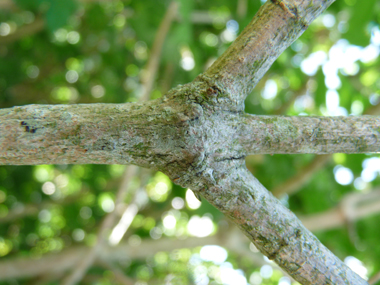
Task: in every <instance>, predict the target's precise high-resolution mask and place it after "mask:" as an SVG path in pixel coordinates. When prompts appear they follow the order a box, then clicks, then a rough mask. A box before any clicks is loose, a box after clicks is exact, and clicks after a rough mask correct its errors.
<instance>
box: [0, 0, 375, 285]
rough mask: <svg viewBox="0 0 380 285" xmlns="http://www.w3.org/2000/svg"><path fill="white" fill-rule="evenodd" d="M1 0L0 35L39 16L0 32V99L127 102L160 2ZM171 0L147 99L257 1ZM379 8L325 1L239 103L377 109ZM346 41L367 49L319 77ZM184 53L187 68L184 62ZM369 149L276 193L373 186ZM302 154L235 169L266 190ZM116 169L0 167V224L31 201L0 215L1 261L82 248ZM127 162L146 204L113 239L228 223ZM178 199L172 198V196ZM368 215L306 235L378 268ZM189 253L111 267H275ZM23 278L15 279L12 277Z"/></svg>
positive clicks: (220, 42)
mask: <svg viewBox="0 0 380 285" xmlns="http://www.w3.org/2000/svg"><path fill="white" fill-rule="evenodd" d="M14 2H15V3H16V5H17V8H16V9H14V10H12V11H7V10H1V9H0V25H2V24H4V26H0V34H1V33H5V32H3V30H2V29H6V28H7V27H8V26H9V27H10V34H11V35H12V34H17V33H18V32H19V31H20V30H21V28H22V27H24V26H27V25H30V24H33V23H34V21H35V20H38V19H39V18H42V19H43V20H44V23H45V26H44V27H43V30H42V31H39V32H37V31H36V32H35V33H32V34H27V35H25V36H23V37H21V39H19V40H17V41H14V42H11V43H8V44H2V39H3V38H5V37H6V35H5V36H4V35H1V36H0V107H1V108H6V107H11V106H15V105H25V104H32V103H37V104H66V103H70V104H71V103H125V102H133V101H136V100H138V98H139V96H140V95H141V88H142V85H141V76H142V73H143V72H144V68H145V67H146V64H147V61H148V59H149V56H150V54H151V48H152V44H153V40H154V38H155V34H156V31H157V28H158V26H159V25H160V22H161V20H162V17H163V15H164V14H165V11H166V9H167V7H168V5H169V1H154V0H146V1H145V0H144V1H138V0H123V1H119V0H112V1H111V0H110V1H99V2H98V1H86V3H85V2H81V1H73V0H66V1H62V0H34V1H30V0H14ZM87 2H88V3H87ZM178 2H179V4H180V10H179V15H178V17H177V19H176V20H175V21H174V22H173V23H172V26H171V29H170V31H169V34H168V35H167V37H166V40H165V44H164V48H163V52H162V57H161V61H160V66H159V72H158V74H157V76H156V77H157V80H156V81H155V85H154V89H153V91H152V98H158V97H160V96H162V94H164V93H165V92H167V90H168V89H169V88H172V87H174V86H176V85H178V84H184V83H186V82H189V81H191V80H193V79H194V78H195V77H196V76H197V75H198V74H199V73H201V72H203V71H204V70H205V69H206V68H207V67H208V66H209V65H210V64H211V63H212V61H213V60H215V59H216V58H217V57H218V56H219V55H221V54H222V53H223V51H225V50H226V49H227V47H228V46H229V45H230V43H231V41H232V40H233V38H234V37H235V36H236V35H237V34H238V33H239V32H241V31H242V29H243V28H244V26H245V25H246V24H247V23H249V21H250V20H251V19H252V16H253V14H254V13H256V12H257V10H258V9H259V8H260V6H261V1H246V3H247V6H246V7H245V9H243V12H245V13H241V11H240V12H239V11H238V5H237V2H241V3H243V2H245V1H227V0H223V1H221V0H211V1H185V0H181V1H178ZM0 3H1V1H0ZM379 10H380V6H379V1H375V0H366V1H359V0H344V1H336V2H335V3H334V4H333V5H332V6H331V7H330V9H329V10H328V11H327V13H325V15H322V17H321V18H319V19H317V20H316V21H315V22H314V23H313V24H311V26H310V27H309V28H308V30H307V31H306V32H305V33H304V34H303V35H302V36H301V38H300V39H298V40H297V41H296V42H295V43H294V44H292V46H291V47H290V48H288V49H287V50H286V51H285V52H284V53H283V54H282V55H281V56H280V57H279V59H278V60H277V61H276V62H275V63H274V64H273V66H272V67H271V68H270V70H269V71H268V72H267V73H266V74H265V75H264V77H263V78H262V80H261V81H260V82H259V84H258V85H257V87H256V88H255V90H253V92H252V94H250V96H249V97H248V98H247V100H246V111H247V112H248V113H252V114H279V115H337V113H333V112H332V111H331V110H332V109H329V108H330V107H329V106H328V105H329V104H330V103H329V102H331V101H329V100H331V99H328V96H327V92H328V91H329V90H330V91H331V90H336V92H337V94H338V100H339V107H341V109H338V111H341V112H344V111H345V112H346V114H347V115H349V114H353V115H361V114H363V113H364V112H365V111H366V110H369V109H370V108H371V107H373V106H376V105H377V104H378V103H379V102H380V91H379V90H380V58H379V56H378V54H377V56H376V50H377V52H378V50H379V41H380V40H379V37H380V32H379V21H380V16H379V15H380V13H379ZM200 12H202V13H201V14H200ZM197 13H198V14H197ZM197 17H198V18H197ZM202 17H203V18H202ZM196 19H198V22H197V20H196ZM199 19H202V21H201V20H199ZM203 19H206V20H203ZM230 20H234V21H232V22H229V21H230ZM5 24H6V25H7V26H5ZM2 27H3V28H2ZM4 27H5V28H4ZM227 27H230V30H228V29H227ZM4 31H5V30H4ZM376 35H377V38H375V36H376ZM371 41H372V44H371V46H370V43H371ZM339 44H340V45H341V46H342V48H341V49H339V52H338V53H335V54H334V53H332V51H333V48H335V47H337V46H338V45H339ZM353 45H360V46H362V47H366V48H368V49H367V50H365V55H367V56H368V55H371V53H372V54H374V53H375V54H374V55H373V56H372V57H371V58H369V59H368V58H367V59H363V58H358V59H357V60H352V59H350V60H347V62H349V64H344V62H342V61H339V64H338V67H336V66H335V67H336V77H337V78H338V80H339V84H338V85H337V86H335V87H336V88H332V87H331V86H332V85H329V84H328V83H326V82H327V81H326V80H327V79H328V78H329V76H330V75H331V74H330V75H329V71H331V70H333V68H335V67H334V65H326V63H327V62H330V63H334V60H336V59H337V58H338V55H339V53H343V52H344V51H346V50H347V49H349V48H351V49H353V48H357V47H355V46H353ZM370 48H372V50H371V49H370ZM356 50H357V49H356ZM317 52H318V53H319V55H322V57H323V56H324V59H323V60H321V61H320V63H318V64H317V65H316V68H315V70H314V71H315V72H306V71H305V70H308V68H311V67H313V66H314V65H315V64H314V63H313V62H311V61H307V59H309V58H310V57H312V56H313V55H315V53H317ZM357 52H359V51H357ZM345 56H347V58H348V57H349V55H348V54H345ZM351 56H352V54H351ZM363 57H364V56H363ZM189 58H190V62H192V61H191V60H193V63H194V66H191V65H190V66H187V67H186V65H185V63H186V60H189ZM334 64H335V63H334ZM270 88H272V89H270ZM273 88H274V89H275V91H273ZM271 90H272V91H271ZM284 106H285V107H284ZM371 157H375V158H376V157H377V158H379V156H378V155H366V154H360V155H343V154H338V155H334V157H333V159H331V161H330V162H329V163H328V164H327V165H326V167H325V168H323V169H321V170H319V171H317V172H316V173H315V175H314V176H313V177H312V178H311V179H309V181H308V182H307V183H306V184H304V185H303V186H302V189H301V190H300V191H299V192H298V193H295V194H294V195H291V196H290V197H288V196H287V197H284V198H283V199H282V200H281V201H282V202H284V204H285V205H287V206H289V208H290V209H291V210H292V211H294V212H295V213H297V214H299V215H312V214H315V213H318V212H323V211H326V210H329V209H331V208H333V207H335V206H338V205H339V202H340V201H341V199H342V198H343V197H345V195H346V194H349V193H361V192H369V191H371V190H372V189H375V188H376V187H378V186H379V185H380V178H379V173H378V172H377V173H376V175H375V177H374V178H373V179H367V181H364V180H363V170H364V169H365V166H364V164H363V163H364V162H365V161H366V159H368V158H371ZM313 158H314V156H313V155H274V156H262V155H257V156H252V157H248V158H247V167H248V168H249V169H250V170H251V171H252V173H253V174H254V175H255V176H256V177H257V178H258V179H259V180H260V181H261V182H262V183H263V184H264V185H265V186H266V187H267V188H268V189H273V188H274V187H276V186H278V185H281V183H283V182H284V181H286V180H287V179H289V178H290V177H292V176H293V175H295V174H296V173H298V172H300V171H302V170H303V169H304V168H306V167H307V166H308V165H309V164H310V163H311V161H312V160H313ZM337 167H338V168H339V167H345V168H348V169H349V170H350V171H351V172H352V175H353V179H352V181H350V182H349V183H348V184H347V185H341V184H339V183H338V182H337V181H336V179H335V176H334V172H335V171H336V169H337ZM123 171H124V166H118V165H115V166H104V165H70V166H62V165H61V166H60V165H56V166H51V165H42V166H19V167H15V166H1V167H0V222H1V219H2V218H6V217H7V216H8V215H10V214H13V213H17V211H20V212H23V211H22V209H26V208H27V207H29V206H32V207H34V209H35V210H34V212H33V213H32V214H28V215H24V216H22V217H18V216H15V218H13V219H11V220H10V221H8V222H2V223H1V225H0V257H1V258H2V259H3V260H7V259H8V258H12V257H15V258H16V257H20V256H25V257H33V258H35V257H40V256H42V255H44V254H46V253H55V252H60V251H62V250H65V249H67V248H70V247H71V246H73V245H78V246H79V245H88V246H91V245H94V243H95V240H96V234H97V230H98V228H99V225H100V223H101V221H102V220H103V219H104V217H105V215H107V213H108V212H109V211H111V210H112V207H113V201H114V198H115V193H116V192H117V189H118V187H119V185H120V183H121V177H122V175H123ZM140 172H141V173H140ZM140 172H139V174H138V175H137V176H136V177H135V178H134V179H133V181H132V186H131V189H132V190H136V189H140V188H142V189H143V191H142V193H145V194H143V196H144V195H145V196H144V197H145V198H144V199H146V201H147V203H146V204H145V207H143V208H142V209H141V210H140V211H139V213H138V215H137V216H136V217H135V218H134V220H133V222H132V224H131V227H130V228H129V229H128V231H127V233H126V235H125V237H124V240H123V241H124V242H126V243H128V244H135V245H138V244H139V242H141V240H147V239H151V240H155V239H158V240H160V239H164V238H172V239H180V240H181V239H184V240H186V239H187V238H189V237H190V236H191V233H190V232H189V229H188V225H189V224H190V222H191V220H192V219H194V218H197V219H202V218H204V219H205V220H207V219H208V220H212V225H213V227H215V228H216V230H214V231H213V233H215V232H217V231H218V230H220V231H221V232H222V231H225V232H228V231H230V230H231V228H229V227H228V223H227V222H226V220H225V219H224V217H223V215H222V214H221V213H220V212H218V211H217V210H216V209H215V208H213V207H212V206H211V205H210V204H209V203H207V201H205V200H203V201H202V204H201V205H200V206H199V207H194V208H191V207H189V203H187V200H188V196H187V195H188V194H187V189H182V188H181V187H179V186H178V185H175V184H173V183H172V182H171V181H170V180H169V179H168V178H167V177H166V176H164V175H163V174H162V173H149V174H148V175H147V174H144V173H143V172H142V171H140ZM144 175H145V176H144ZM127 196H128V195H127ZM132 201H133V196H131V195H129V196H128V197H127V198H126V199H125V203H126V205H128V204H129V203H132ZM175 203H177V204H175ZM178 203H179V204H178ZM181 203H182V204H183V205H182V206H178V205H181ZM175 205H176V206H175ZM28 209H29V208H28ZM168 216H170V217H169V219H168V221H171V222H173V218H174V220H175V226H174V227H173V228H168V224H167V226H166V227H165V218H167V217H168ZM378 219H379V214H378V213H377V214H374V215H373V216H371V217H364V218H362V219H361V220H360V221H356V222H352V224H350V225H342V226H341V227H340V228H338V229H333V230H328V231H319V232H318V237H319V238H320V239H321V241H322V242H323V243H324V244H326V245H327V246H328V247H329V248H330V249H331V250H332V251H333V252H334V253H336V254H337V255H338V256H339V257H341V258H342V259H344V258H345V257H346V256H350V255H352V256H355V257H357V258H358V259H360V260H361V261H363V262H364V265H365V266H366V267H367V268H368V269H369V270H370V271H369V274H372V273H374V272H376V271H377V270H380V267H379V266H380V248H379V242H378V237H379V228H378ZM352 226H353V228H354V231H353V233H354V234H352ZM200 250H201V248H194V249H179V250H174V251H172V252H158V253H156V254H154V255H151V256H149V257H148V258H147V259H144V260H138V259H136V260H134V259H133V260H130V259H128V260H124V261H120V262H119V263H118V264H117V265H118V266H119V267H120V268H121V269H122V271H123V272H124V273H125V274H126V275H128V276H129V277H131V278H132V279H134V280H137V281H141V282H147V283H149V284H164V283H165V282H169V281H170V280H171V282H172V284H198V283H199V284H207V283H201V281H200V280H201V278H206V277H207V278H208V280H209V284H222V283H221V279H220V274H221V271H222V270H226V268H228V270H229V269H232V268H233V270H236V269H238V268H240V269H242V270H243V273H242V274H243V275H244V276H245V277H246V279H247V280H248V281H249V282H250V284H252V285H255V284H278V282H279V279H280V278H281V273H280V271H278V270H275V271H274V272H273V274H272V275H271V276H270V277H268V278H263V277H262V275H260V266H258V265H255V264H253V262H252V260H251V259H249V258H245V257H241V256H240V255H239V254H237V253H235V252H233V251H230V252H228V258H227V260H226V261H225V262H223V264H216V263H214V262H211V261H206V260H204V259H201V258H200ZM227 250H228V248H227ZM89 276H96V277H97V278H98V283H96V284H113V283H112V282H114V279H113V273H111V271H109V270H107V269H104V268H103V267H101V266H99V265H94V266H93V267H92V268H91V269H90V271H89ZM170 278H172V279H170ZM169 279H170V280H169ZM168 280H169V281H168ZM205 280H207V279H205ZM258 280H259V281H260V280H261V281H260V282H261V283H259V282H258ZM34 281H36V280H34ZM12 282H13V281H12ZM15 282H17V283H15ZM30 282H32V281H31V280H27V279H26V280H23V281H14V282H13V283H12V284H30ZM54 282H55V281H54ZM86 282H87V281H86ZM150 282H152V283H150ZM197 282H198V283H197ZM255 282H256V283H255ZM0 283H1V282H0ZM88 283H91V282H88ZM1 284H10V283H1ZM49 284H56V283H49ZM140 284H146V283H140Z"/></svg>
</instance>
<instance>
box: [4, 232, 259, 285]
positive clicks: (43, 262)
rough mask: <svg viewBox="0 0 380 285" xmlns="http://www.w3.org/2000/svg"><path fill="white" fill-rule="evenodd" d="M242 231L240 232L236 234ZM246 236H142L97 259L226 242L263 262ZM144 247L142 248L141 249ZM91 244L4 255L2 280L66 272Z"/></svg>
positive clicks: (111, 259) (109, 249) (133, 256)
mask: <svg viewBox="0 0 380 285" xmlns="http://www.w3.org/2000/svg"><path fill="white" fill-rule="evenodd" d="M236 234H238V235H236ZM245 241H247V240H246V239H244V238H243V236H242V235H241V234H240V232H239V233H236V231H234V230H232V231H229V232H227V233H225V232H220V233H219V234H217V235H214V236H209V237H205V238H196V237H188V238H186V239H184V240H178V239H172V238H161V239H159V240H152V239H147V240H142V242H141V244H140V245H139V246H131V245H129V244H128V243H127V242H122V243H120V244H119V245H118V246H109V245H106V246H104V247H103V248H101V250H100V251H99V253H98V256H97V260H99V261H104V262H108V263H109V262H116V261H123V260H130V259H146V258H147V257H149V256H153V255H154V254H155V253H157V252H159V251H167V252H170V251H172V250H175V249H179V248H194V247H197V246H204V245H209V244H218V245H221V246H225V247H227V248H228V249H230V250H232V251H235V250H236V251H237V252H239V254H240V253H243V252H244V253H245V254H249V258H250V259H251V260H252V262H254V263H256V264H258V265H259V266H260V265H263V264H264V263H263V259H262V255H261V254H256V255H255V254H253V253H251V252H250V251H248V250H247V249H248V247H247V246H245ZM142 248H143V249H144V250H141V249H142ZM90 251H91V248H89V247H87V246H73V247H70V248H67V249H65V250H63V251H62V252H59V253H50V254H46V255H43V256H42V257H41V258H39V259H35V258H30V257H17V258H12V259H8V260H7V259H4V258H3V259H2V260H1V261H0V280H7V279H11V278H17V279H21V278H27V277H29V278H30V277H36V276H39V275H42V274H45V273H46V272H52V273H54V274H59V273H61V272H65V271H67V270H69V269H71V268H73V267H74V266H76V264H78V262H80V260H81V259H82V258H83V256H85V255H87V254H88V253H89V252H90Z"/></svg>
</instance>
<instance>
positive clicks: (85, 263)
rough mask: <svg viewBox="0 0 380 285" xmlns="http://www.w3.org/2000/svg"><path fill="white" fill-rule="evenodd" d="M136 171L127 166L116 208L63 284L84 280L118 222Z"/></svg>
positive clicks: (103, 222)
mask: <svg viewBox="0 0 380 285" xmlns="http://www.w3.org/2000/svg"><path fill="white" fill-rule="evenodd" d="M136 173H137V167H136V166H128V167H127V168H126V170H125V173H124V175H123V181H122V183H121V184H120V187H119V190H118V191H117V194H116V199H115V208H114V210H113V211H112V212H111V213H109V214H107V216H106V217H105V218H104V220H103V221H102V223H101V225H100V227H99V230H98V234H97V240H96V244H95V245H94V246H93V247H92V248H91V250H90V251H89V252H88V253H87V254H86V255H84V256H82V258H81V260H80V262H78V264H77V266H75V268H74V270H73V272H71V274H69V275H68V276H66V277H65V278H64V280H63V281H62V284H63V285H72V284H76V283H77V282H79V281H80V280H82V278H83V276H84V275H85V274H86V272H87V269H88V268H89V267H91V265H92V264H93V263H94V261H95V259H96V257H97V255H98V254H99V252H100V251H101V249H102V247H103V246H105V245H106V241H107V238H108V236H107V233H108V230H110V229H111V228H112V227H113V226H114V224H115V222H116V218H117V209H119V206H120V205H121V204H122V203H123V202H124V199H125V197H126V195H127V193H128V192H127V190H128V189H129V185H130V182H131V179H132V178H133V177H134V176H135V175H136Z"/></svg>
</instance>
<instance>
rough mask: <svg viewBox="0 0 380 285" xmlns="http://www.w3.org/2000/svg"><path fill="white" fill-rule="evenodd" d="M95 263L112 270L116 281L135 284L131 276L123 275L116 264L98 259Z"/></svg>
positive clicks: (130, 284) (125, 284)
mask: <svg viewBox="0 0 380 285" xmlns="http://www.w3.org/2000/svg"><path fill="white" fill-rule="evenodd" d="M97 264H99V265H100V266H102V267H104V268H105V269H108V270H110V271H112V273H113V274H114V278H115V279H116V281H118V283H120V284H122V285H133V284H135V281H134V280H133V279H132V278H129V277H127V276H125V274H124V273H123V271H121V270H120V268H118V267H116V265H113V264H111V263H110V262H107V261H98V262H97Z"/></svg>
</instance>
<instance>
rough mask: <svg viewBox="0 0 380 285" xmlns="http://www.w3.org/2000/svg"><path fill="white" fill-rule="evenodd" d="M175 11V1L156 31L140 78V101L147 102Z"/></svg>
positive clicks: (176, 4) (176, 7)
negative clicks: (141, 91) (141, 89)
mask: <svg viewBox="0 0 380 285" xmlns="http://www.w3.org/2000/svg"><path fill="white" fill-rule="evenodd" d="M177 10H178V3H177V2H176V1H173V2H171V3H170V5H169V7H168V9H167V11H166V14H165V16H164V18H163V19H162V21H161V24H160V26H159V28H158V30H157V33H156V37H155V39H154V42H153V47H152V51H151V54H150V56H149V61H148V64H147V67H146V69H145V70H144V73H143V75H142V77H141V82H142V85H143V93H142V95H141V100H142V101H148V100H149V96H150V92H151V91H152V87H153V82H154V79H155V78H156V74H157V71H158V66H159V63H160V58H161V51H162V47H163V45H164V42H165V38H166V36H167V34H168V32H169V29H170V26H171V24H172V22H173V20H174V19H175V17H176V15H177Z"/></svg>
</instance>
